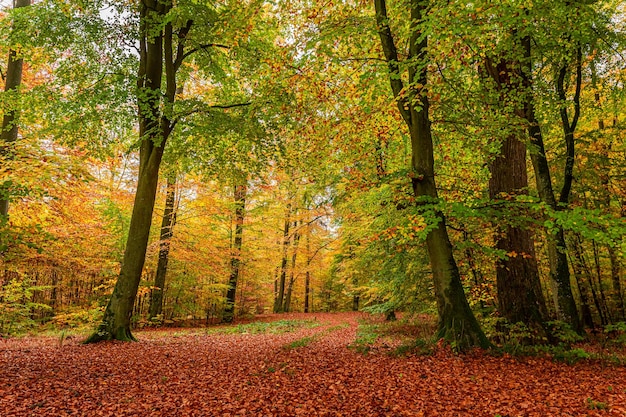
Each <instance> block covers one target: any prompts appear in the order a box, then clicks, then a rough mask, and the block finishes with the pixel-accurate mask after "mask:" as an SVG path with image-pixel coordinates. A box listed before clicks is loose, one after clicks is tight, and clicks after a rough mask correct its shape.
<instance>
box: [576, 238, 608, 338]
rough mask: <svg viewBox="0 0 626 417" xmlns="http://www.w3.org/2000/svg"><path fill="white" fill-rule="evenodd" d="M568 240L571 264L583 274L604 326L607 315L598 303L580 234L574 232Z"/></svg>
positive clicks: (598, 298) (606, 321)
mask: <svg viewBox="0 0 626 417" xmlns="http://www.w3.org/2000/svg"><path fill="white" fill-rule="evenodd" d="M570 242H571V249H572V254H573V259H572V265H573V267H574V270H575V271H576V270H578V271H580V274H581V275H584V277H585V278H586V281H587V285H588V286H589V291H590V292H591V298H592V300H593V304H594V306H595V308H596V311H597V312H598V317H599V318H600V324H602V325H603V326H604V325H606V324H608V317H606V315H605V313H604V309H603V307H602V305H601V304H600V297H598V294H597V291H596V286H595V284H594V282H593V273H592V272H591V269H590V267H589V265H588V264H587V260H586V259H585V255H584V248H583V246H582V238H581V237H580V235H578V234H575V235H574V236H573V238H572V239H571V240H570ZM581 294H582V292H581Z"/></svg>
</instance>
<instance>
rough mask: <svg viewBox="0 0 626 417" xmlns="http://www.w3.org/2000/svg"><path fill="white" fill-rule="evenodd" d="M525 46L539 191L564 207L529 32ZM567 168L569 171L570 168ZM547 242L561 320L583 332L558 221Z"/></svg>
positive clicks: (544, 198) (529, 115)
mask: <svg viewBox="0 0 626 417" xmlns="http://www.w3.org/2000/svg"><path fill="white" fill-rule="evenodd" d="M522 47H523V50H524V60H525V63H524V68H523V70H522V74H521V75H522V79H523V82H524V85H525V87H526V89H527V90H528V92H527V98H526V103H525V109H524V118H525V119H526V121H527V123H528V135H529V137H530V144H531V146H532V148H531V152H530V159H531V161H532V164H533V170H534V172H535V181H536V185H537V192H538V194H539V198H540V199H541V200H542V201H543V202H545V203H546V204H547V205H548V206H549V207H550V208H551V209H552V210H555V211H556V210H562V209H563V208H564V206H563V205H561V204H557V200H556V196H555V193H554V189H553V187H552V178H551V175H550V167H549V164H548V159H547V158H546V151H545V146H544V142H543V135H542V133H541V127H540V126H539V122H538V121H537V119H536V117H535V109H534V105H533V103H532V95H531V92H530V91H531V90H532V85H533V82H532V59H531V39H530V37H528V36H526V37H524V38H522ZM575 119H576V120H577V119H578V117H576V118H575ZM574 127H575V126H574ZM572 135H573V132H572ZM572 138H573V136H572ZM568 140H569V137H568ZM570 145H571V146H570ZM570 145H568V152H570V151H571V152H573V151H574V148H573V139H572V143H571V144H570ZM572 158H573V156H572ZM568 161H569V157H568ZM566 165H568V166H569V162H567V163H566ZM566 171H568V169H567V168H566ZM570 174H571V172H570ZM570 181H571V179H570ZM566 182H567V181H566ZM570 189H571V187H568V186H566V185H565V184H564V186H563V191H567V193H568V194H567V195H564V194H563V192H562V193H561V197H560V200H563V199H565V203H566V202H567V200H568V199H569V190H570ZM547 243H548V260H549V262H550V281H551V282H552V283H553V288H554V292H555V293H556V297H554V298H555V308H556V311H557V317H558V318H559V320H563V321H564V322H566V323H568V324H569V325H570V326H571V327H572V329H573V330H574V331H576V332H578V333H580V332H582V325H581V321H580V319H579V316H578V308H577V306H576V302H575V301H574V295H573V293H572V286H571V277H570V272H569V265H568V263H567V247H566V243H565V233H564V231H563V228H562V227H561V226H559V225H558V224H557V225H555V226H554V231H553V233H552V234H551V235H550V234H549V236H548V242H547Z"/></svg>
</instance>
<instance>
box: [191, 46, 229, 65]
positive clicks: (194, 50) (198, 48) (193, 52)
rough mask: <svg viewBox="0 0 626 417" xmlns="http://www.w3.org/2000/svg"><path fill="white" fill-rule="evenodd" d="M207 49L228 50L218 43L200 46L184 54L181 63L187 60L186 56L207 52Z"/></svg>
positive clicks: (227, 47)
mask: <svg viewBox="0 0 626 417" xmlns="http://www.w3.org/2000/svg"><path fill="white" fill-rule="evenodd" d="M209 48H222V49H230V46H228V45H223V44H220V43H206V44H204V45H200V46H198V47H197V48H193V49H190V50H188V51H187V52H185V53H184V54H183V57H182V59H181V61H182V60H184V59H185V58H187V57H188V56H190V55H193V54H195V53H196V52H198V51H205V50H207V49H209Z"/></svg>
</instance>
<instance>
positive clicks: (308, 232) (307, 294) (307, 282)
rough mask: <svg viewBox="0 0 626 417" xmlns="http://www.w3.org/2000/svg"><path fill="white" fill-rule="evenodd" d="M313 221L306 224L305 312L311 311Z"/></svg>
mask: <svg viewBox="0 0 626 417" xmlns="http://www.w3.org/2000/svg"><path fill="white" fill-rule="evenodd" d="M311 260H312V259H311V222H309V223H308V224H307V226H306V271H305V273H304V312H305V313H308V312H309V298H310V296H311Z"/></svg>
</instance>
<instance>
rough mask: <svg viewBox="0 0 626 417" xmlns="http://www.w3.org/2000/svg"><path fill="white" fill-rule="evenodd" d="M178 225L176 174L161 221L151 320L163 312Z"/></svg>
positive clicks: (169, 185) (170, 179) (170, 178)
mask: <svg viewBox="0 0 626 417" xmlns="http://www.w3.org/2000/svg"><path fill="white" fill-rule="evenodd" d="M175 225H176V174H170V175H168V177H167V191H166V195H165V210H164V211H163V219H162V220H161V236H160V240H159V261H158V263H157V270H156V274H155V277H154V288H153V289H152V293H151V296H150V312H149V317H150V319H152V318H154V317H157V316H158V315H160V314H161V313H162V311H163V292H164V291H165V277H166V275H167V264H168V262H169V256H170V241H171V239H172V236H173V235H174V226H175Z"/></svg>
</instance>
